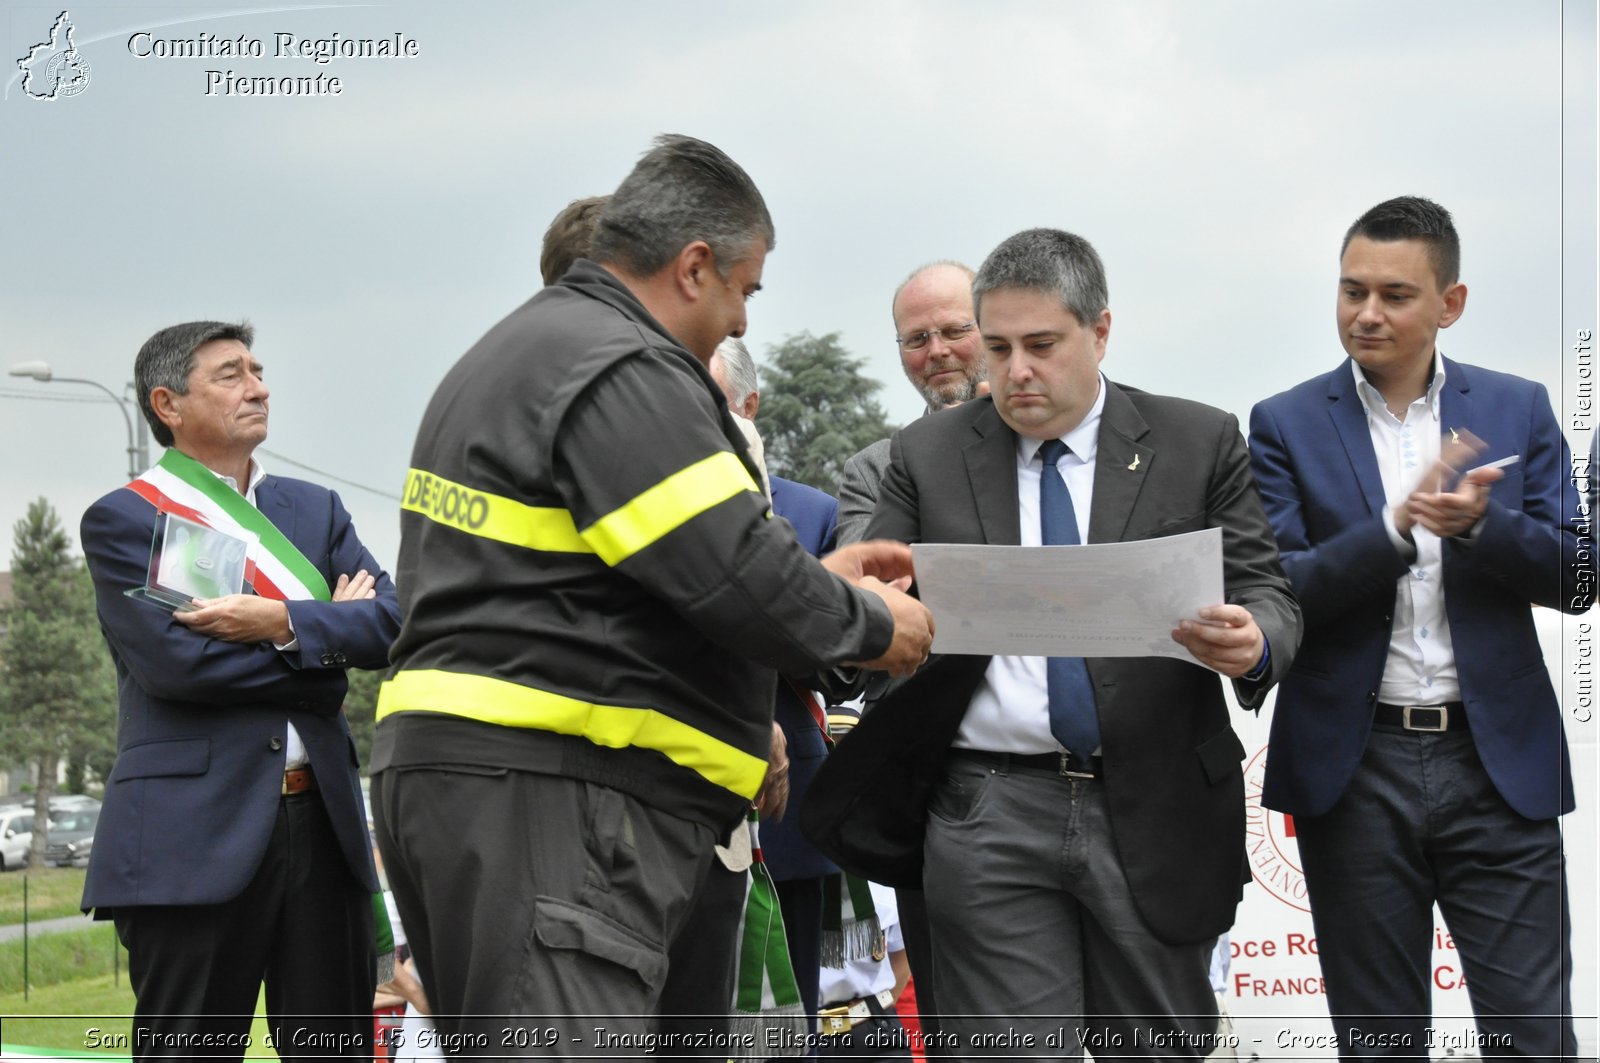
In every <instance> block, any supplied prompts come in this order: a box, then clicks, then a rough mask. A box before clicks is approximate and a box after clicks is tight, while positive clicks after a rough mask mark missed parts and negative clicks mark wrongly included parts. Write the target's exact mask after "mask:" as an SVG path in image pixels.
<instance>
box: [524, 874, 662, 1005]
mask: <svg viewBox="0 0 1600 1063" xmlns="http://www.w3.org/2000/svg"><path fill="white" fill-rule="evenodd" d="M533 932H534V934H535V936H537V937H538V939H539V943H540V944H541V945H543V946H544V947H545V948H547V949H553V950H562V949H565V950H571V951H573V952H580V953H583V954H584V955H587V956H591V957H593V958H595V959H597V960H602V961H604V962H606V963H612V964H615V965H617V966H618V967H625V968H627V969H628V970H630V971H632V972H634V973H635V974H636V975H638V976H639V980H640V981H641V982H643V983H644V985H645V986H646V988H647V989H649V990H650V991H651V992H652V993H653V992H655V991H656V990H658V989H659V988H660V987H661V983H662V981H663V980H664V979H665V977H666V973H667V954H666V950H665V948H663V947H662V946H661V945H659V944H657V943H655V942H652V941H650V940H649V939H647V938H645V937H642V936H640V935H639V934H637V933H635V932H634V931H632V930H630V929H628V928H627V927H625V926H623V925H622V924H621V923H618V922H617V921H616V920H614V919H610V918H608V917H606V916H604V915H602V914H600V913H599V912H597V911H594V910H593V909H591V908H584V907H582V906H581V905H577V904H573V903H571V902H570V901H563V900H559V899H558V898H555V897H540V898H538V899H537V900H535V901H534V907H533Z"/></svg>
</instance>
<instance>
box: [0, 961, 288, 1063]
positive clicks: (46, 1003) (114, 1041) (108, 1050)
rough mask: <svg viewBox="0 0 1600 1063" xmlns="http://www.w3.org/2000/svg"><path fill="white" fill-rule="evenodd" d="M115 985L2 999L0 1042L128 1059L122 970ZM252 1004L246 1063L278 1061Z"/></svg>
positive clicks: (127, 996)
mask: <svg viewBox="0 0 1600 1063" xmlns="http://www.w3.org/2000/svg"><path fill="white" fill-rule="evenodd" d="M120 983H121V984H119V985H113V984H112V980H111V976H110V975H103V976H100V977H97V978H85V979H82V980H81V981H77V982H65V983H62V984H61V985H53V986H47V987H45V988H43V989H35V990H34V991H33V992H32V993H31V994H29V999H28V1000H23V999H22V994H21V993H8V994H4V995H0V1042H3V1043H4V1046H5V1049H6V1050H7V1051H8V1052H10V1051H15V1050H16V1049H17V1048H19V1047H21V1046H27V1047H30V1048H44V1049H49V1050H50V1051H52V1052H70V1053H72V1054H74V1055H78V1056H82V1057H83V1058H93V1059H101V1058H114V1059H127V1058H129V1047H128V1045H129V1038H130V1036H131V1034H130V1029H131V1026H132V1022H131V1021H130V1020H129V1018H128V1016H130V1015H132V1014H133V990H132V989H130V988H129V987H128V973H127V972H126V971H123V972H122V974H121V976H120ZM261 1012H262V1008H261V1005H260V1003H259V1002H258V1003H257V1005H256V1021H255V1022H254V1024H252V1026H251V1028H250V1044H251V1046H252V1047H251V1048H250V1049H248V1050H247V1051H246V1052H245V1058H247V1059H276V1058H277V1053H276V1052H274V1051H273V1050H272V1049H270V1048H268V1047H266V1038H267V1023H266V1020H265V1019H264V1018H263V1017H262V1014H261Z"/></svg>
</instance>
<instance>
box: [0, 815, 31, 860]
mask: <svg viewBox="0 0 1600 1063" xmlns="http://www.w3.org/2000/svg"><path fill="white" fill-rule="evenodd" d="M32 845H33V809H31V808H26V807H23V806H22V805H13V806H12V807H10V808H0V871H11V870H14V869H16V868H19V867H27V866H28V848H29V847H30V846H32Z"/></svg>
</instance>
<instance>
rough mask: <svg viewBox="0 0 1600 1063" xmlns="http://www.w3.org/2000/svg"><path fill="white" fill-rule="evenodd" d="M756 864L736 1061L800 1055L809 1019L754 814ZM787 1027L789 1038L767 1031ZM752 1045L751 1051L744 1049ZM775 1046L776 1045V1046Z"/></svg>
mask: <svg viewBox="0 0 1600 1063" xmlns="http://www.w3.org/2000/svg"><path fill="white" fill-rule="evenodd" d="M747 825H748V828H749V831H750V848H751V855H752V863H751V864H750V877H749V881H748V883H747V885H746V889H745V904H744V917H743V918H742V919H741V920H740V923H739V971H738V977H737V979H736V981H735V983H734V987H733V1012H732V1014H731V1016H730V1020H729V1029H730V1031H731V1032H732V1034H733V1035H734V1038H735V1041H736V1042H737V1043H738V1044H739V1045H740V1046H741V1047H739V1048H737V1049H735V1050H734V1051H733V1053H732V1057H733V1058H734V1059H738V1060H746V1059H751V1060H754V1059H767V1058H770V1057H772V1056H790V1055H802V1054H804V1051H805V1045H806V1042H807V1037H806V1035H807V1034H809V1033H810V1030H811V1019H810V1017H809V1016H808V1015H806V1013H805V1005H804V1004H803V1003H802V1002H801V999H800V986H799V983H798V982H796V981H795V977H794V966H793V964H792V963H791V962H790V959H789V939H788V936H787V935H785V933H784V931H783V911H782V910H781V909H780V908H779V907H778V889H777V887H776V886H775V885H774V884H773V881H772V873H771V872H769V871H768V870H767V865H766V861H764V860H763V859H762V858H761V838H760V833H759V830H758V827H757V824H756V814H755V813H754V812H751V813H750V815H749V818H748V822H747ZM779 1028H784V1029H785V1030H786V1031H787V1035H786V1036H778V1037H774V1036H773V1035H772V1034H770V1033H769V1032H768V1031H771V1030H776V1029H779ZM745 1044H748V1045H750V1046H752V1047H751V1048H750V1049H749V1050H746V1049H744V1048H743V1047H742V1046H743V1045H745ZM774 1046H776V1047H774Z"/></svg>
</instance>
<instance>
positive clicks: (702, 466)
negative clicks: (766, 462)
mask: <svg viewBox="0 0 1600 1063" xmlns="http://www.w3.org/2000/svg"><path fill="white" fill-rule="evenodd" d="M744 491H754V492H756V493H757V494H760V492H761V488H759V487H757V486H756V482H755V481H754V480H752V479H751V478H750V472H749V470H747V469H746V468H745V467H744V462H742V461H740V460H739V458H738V457H737V456H736V455H735V454H733V453H731V452H729V451H726V450H722V451H718V452H717V453H715V454H713V455H711V456H710V457H708V458H702V459H701V460H700V461H697V462H695V463H694V464H693V465H689V466H687V467H685V468H682V469H679V470H678V471H677V472H675V473H673V474H672V475H671V476H669V477H667V478H666V479H665V480H662V481H661V482H660V483H658V484H656V485H655V486H654V487H650V488H647V489H646V490H644V491H641V492H640V493H639V494H637V495H635V496H634V497H633V498H632V499H630V500H629V501H628V502H625V503H623V504H622V505H621V506H618V507H617V508H616V509H614V510H612V511H611V512H610V513H607V514H606V515H605V516H603V517H601V518H600V519H599V520H597V521H595V522H594V523H593V524H591V525H589V526H588V527H587V528H585V529H583V531H582V532H580V533H579V534H581V535H582V536H583V540H584V542H586V543H588V544H589V545H590V546H592V547H593V548H594V552H595V553H597V554H599V555H600V559H601V560H602V561H604V562H605V563H606V564H608V565H617V564H620V563H622V562H623V561H626V560H627V559H628V558H630V557H632V556H633V555H634V554H636V553H638V552H639V551H640V550H643V549H644V548H645V547H647V546H649V545H650V544H651V543H653V542H655V541H656V540H657V539H660V538H662V537H663V536H665V535H667V534H669V533H670V532H672V531H674V530H676V529H677V528H679V527H681V526H682V525H684V524H687V523H688V522H689V521H690V520H692V519H693V518H695V517H698V516H699V515H700V514H702V513H704V512H705V511H706V510H708V509H710V508H711V507H712V506H716V505H719V504H721V503H723V502H726V501H727V500H728V499H730V498H732V497H733V496H734V495H737V494H740V493H742V492H744Z"/></svg>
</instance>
